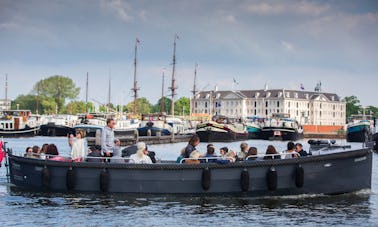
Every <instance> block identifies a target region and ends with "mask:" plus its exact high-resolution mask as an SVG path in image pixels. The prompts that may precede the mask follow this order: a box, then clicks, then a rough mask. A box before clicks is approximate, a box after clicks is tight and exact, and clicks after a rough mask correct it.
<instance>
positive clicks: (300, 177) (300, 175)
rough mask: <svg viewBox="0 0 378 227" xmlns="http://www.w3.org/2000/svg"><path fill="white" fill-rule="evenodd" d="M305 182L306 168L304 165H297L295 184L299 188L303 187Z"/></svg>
mask: <svg viewBox="0 0 378 227" xmlns="http://www.w3.org/2000/svg"><path fill="white" fill-rule="evenodd" d="M303 184H304V169H303V167H302V166H300V165H299V166H297V168H296V169H295V185H296V186H297V188H301V187H303Z"/></svg>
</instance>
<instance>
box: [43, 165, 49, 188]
mask: <svg viewBox="0 0 378 227" xmlns="http://www.w3.org/2000/svg"><path fill="white" fill-rule="evenodd" d="M41 177H42V186H43V187H44V188H49V187H50V171H49V169H48V168H47V167H46V166H45V167H44V168H43V170H42V172H41Z"/></svg>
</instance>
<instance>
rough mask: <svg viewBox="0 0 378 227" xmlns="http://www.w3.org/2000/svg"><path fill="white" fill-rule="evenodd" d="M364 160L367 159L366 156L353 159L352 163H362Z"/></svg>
mask: <svg viewBox="0 0 378 227" xmlns="http://www.w3.org/2000/svg"><path fill="white" fill-rule="evenodd" d="M366 159H367V158H366V156H364V157H361V158H355V159H354V162H361V161H364V160H366Z"/></svg>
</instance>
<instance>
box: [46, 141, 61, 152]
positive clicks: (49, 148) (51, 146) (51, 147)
mask: <svg viewBox="0 0 378 227" xmlns="http://www.w3.org/2000/svg"><path fill="white" fill-rule="evenodd" d="M46 154H47V155H59V152H58V148H57V147H56V146H55V144H53V143H52V144H49V145H48V146H47V148H46Z"/></svg>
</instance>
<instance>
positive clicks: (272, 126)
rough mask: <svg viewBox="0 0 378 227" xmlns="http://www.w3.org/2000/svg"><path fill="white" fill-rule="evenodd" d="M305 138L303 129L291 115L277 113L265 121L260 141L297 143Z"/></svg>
mask: <svg viewBox="0 0 378 227" xmlns="http://www.w3.org/2000/svg"><path fill="white" fill-rule="evenodd" d="M302 138H303V127H302V126H301V125H300V124H299V123H298V122H297V121H296V120H294V119H292V118H290V115H289V114H285V113H276V114H273V115H272V117H271V118H269V119H265V121H264V124H263V126H262V129H261V133H260V139H264V140H289V141H296V140H299V139H302Z"/></svg>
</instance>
